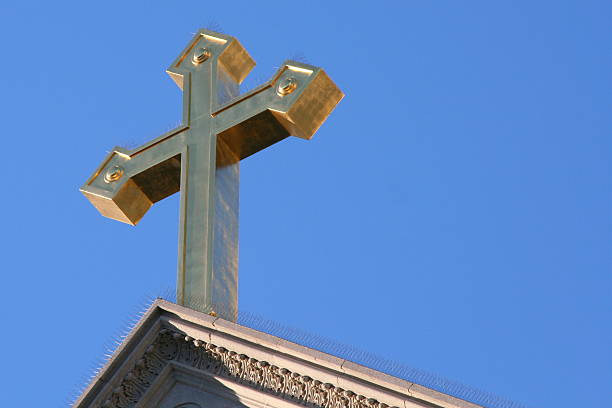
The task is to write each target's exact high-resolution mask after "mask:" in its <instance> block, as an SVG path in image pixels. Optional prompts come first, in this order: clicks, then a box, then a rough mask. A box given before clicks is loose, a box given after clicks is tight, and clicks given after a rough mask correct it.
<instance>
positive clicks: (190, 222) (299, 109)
mask: <svg viewBox="0 0 612 408" xmlns="http://www.w3.org/2000/svg"><path fill="white" fill-rule="evenodd" d="M254 65H255V63H254V61H253V60H252V59H251V57H250V56H249V54H248V53H247V52H246V50H245V49H244V48H243V47H242V45H241V44H240V43H239V42H238V41H237V40H236V39H235V38H233V37H230V36H226V35H223V34H219V33H214V32H212V31H208V30H200V31H199V32H198V33H197V34H196V36H195V37H194V39H193V40H192V41H191V42H190V43H189V45H188V46H187V47H186V49H185V50H184V51H183V52H182V53H181V54H180V55H179V57H178V58H177V59H176V60H175V61H174V62H173V64H172V65H171V66H170V68H169V69H168V73H169V74H170V76H171V77H172V79H174V81H175V82H176V83H177V85H178V86H179V87H180V88H181V89H182V90H183V124H182V125H181V126H179V127H178V128H176V129H174V130H172V131H170V132H168V133H166V134H164V135H162V136H160V137H158V138H156V139H154V140H152V141H151V142H148V143H146V144H144V145H143V146H140V147H139V148H137V149H134V150H125V149H122V148H119V147H117V148H115V149H114V150H113V151H112V152H111V153H110V154H109V155H108V157H107V158H106V159H105V160H104V161H103V162H102V164H101V166H100V167H99V168H98V169H97V170H96V172H94V174H93V175H92V176H91V177H90V178H89V180H87V182H86V183H85V185H84V186H83V187H82V188H81V191H82V192H83V194H84V195H85V196H86V197H87V198H88V199H89V200H90V201H91V203H92V204H93V205H94V206H95V207H96V208H97V209H98V210H99V211H100V213H102V215H105V216H107V217H109V218H113V219H116V220H119V221H122V222H126V223H129V224H132V225H135V224H136V223H137V222H138V221H139V220H140V219H141V218H142V217H143V216H144V214H145V213H146V211H147V210H148V209H149V208H150V207H151V206H152V205H153V203H155V202H157V201H159V200H162V199H163V198H165V197H168V196H169V195H171V194H174V193H176V192H178V191H181V200H180V217H179V222H180V226H179V256H178V272H177V302H178V303H179V304H181V305H184V306H187V307H190V308H193V309H196V310H199V311H203V312H206V313H211V314H215V315H219V316H221V317H223V318H225V319H227V320H232V321H235V320H236V317H237V311H238V309H237V308H238V297H237V290H238V203H239V198H238V197H239V177H240V169H239V166H240V160H242V159H244V158H246V157H248V156H250V155H252V154H254V153H256V152H258V151H259V150H262V149H264V148H266V147H268V146H270V145H271V144H273V143H276V142H278V141H280V140H282V139H284V138H286V137H287V136H289V135H295V136H298V137H301V138H304V139H310V138H311V137H312V136H313V134H314V133H315V132H316V130H317V129H318V128H319V126H320V125H321V124H322V123H323V122H324V121H325V119H326V118H327V116H328V115H329V114H330V113H331V111H332V110H333V109H334V107H335V106H336V104H337V103H338V102H339V101H340V100H341V99H342V97H343V94H342V92H341V91H340V90H339V89H338V88H337V87H336V85H335V84H334V83H333V82H332V81H331V80H330V79H329V77H328V76H327V75H326V74H325V72H324V71H323V70H322V69H320V68H317V67H313V66H310V65H307V64H301V63H297V62H294V61H286V62H285V63H284V64H283V66H282V67H281V68H280V69H279V71H278V72H277V73H276V74H275V75H274V76H273V78H272V79H271V80H270V81H268V82H266V83H265V84H263V85H261V86H259V87H258V88H255V89H254V90H252V91H250V92H249V93H247V94H244V95H238V88H239V84H240V83H241V82H242V80H243V79H244V78H245V77H246V76H247V75H248V73H249V72H250V70H251V69H252V68H253V66H254Z"/></svg>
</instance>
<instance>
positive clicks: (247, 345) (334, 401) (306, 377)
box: [74, 300, 478, 408]
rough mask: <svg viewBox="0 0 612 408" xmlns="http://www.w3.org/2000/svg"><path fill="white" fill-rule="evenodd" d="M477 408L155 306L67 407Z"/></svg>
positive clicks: (336, 360) (235, 328)
mask: <svg viewBox="0 0 612 408" xmlns="http://www.w3.org/2000/svg"><path fill="white" fill-rule="evenodd" d="M297 406H301V407H304V406H307V407H311V408H411V407H447V408H477V407H478V406H477V405H474V404H471V403H469V402H466V401H463V400H460V399H457V398H454V397H451V396H448V395H445V394H442V393H439V392H436V391H433V390H430V389H427V388H425V387H422V386H419V385H417V384H412V383H410V382H407V381H404V380H401V379H398V378H395V377H392V376H389V375H386V374H383V373H380V372H377V371H374V370H370V369H368V368H365V367H362V366H359V365H357V364H354V363H352V362H349V361H346V360H342V359H339V358H336V357H333V356H331V355H328V354H325V353H321V352H318V351H315V350H312V349H309V348H306V347H303V346H300V345H297V344H294V343H290V342H288V341H285V340H282V339H280V338H277V337H274V336H270V335H267V334H265V333H261V332H258V331H255V330H252V329H248V328H245V327H242V326H240V325H237V324H234V323H231V322H228V321H225V320H222V319H220V318H215V317H211V316H208V315H206V314H202V313H199V312H196V311H193V310H190V309H186V308H184V307H181V306H178V305H175V304H173V303H169V302H166V301H163V300H158V301H157V302H156V303H155V304H154V305H153V306H152V307H151V309H150V310H149V312H148V313H147V314H146V315H145V316H144V317H143V319H142V320H141V322H140V323H139V324H138V326H137V327H136V328H135V329H134V330H133V331H132V333H131V334H130V336H128V338H127V339H126V340H125V342H124V343H123V344H122V346H121V347H120V348H119V349H118V350H117V351H116V352H115V354H114V356H113V357H112V358H111V360H110V361H109V362H108V363H107V365H106V366H105V368H104V369H103V370H102V371H101V372H100V374H99V375H98V376H97V377H96V378H95V379H94V380H93V381H92V383H91V384H90V386H89V387H88V388H87V390H86V391H85V392H84V393H83V395H82V396H81V397H80V398H79V400H78V401H77V402H76V403H75V405H74V407H75V408H85V407H88V408H102V407H104V408H132V407H155V408H158V407H159V408H245V407H248V408H264V407H274V408H284V407H287V408H288V407H297Z"/></svg>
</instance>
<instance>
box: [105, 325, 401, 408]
mask: <svg viewBox="0 0 612 408" xmlns="http://www.w3.org/2000/svg"><path fill="white" fill-rule="evenodd" d="M170 362H178V363H181V364H185V365H188V366H190V367H193V368H196V369H199V370H204V371H206V372H208V373H210V374H213V375H215V376H219V377H223V378H227V379H230V380H232V381H235V382H237V383H240V384H244V385H248V386H250V387H253V388H256V389H260V390H262V391H264V392H269V393H271V394H274V395H276V396H279V397H281V398H285V399H288V400H291V401H294V402H298V403H301V404H303V405H306V406H310V407H313V408H315V407H316V408H389V407H388V405H387V404H384V403H381V402H378V401H377V400H376V399H374V398H367V397H365V396H363V395H358V394H356V393H354V392H352V391H350V390H344V389H342V388H340V387H336V386H334V385H333V384H330V383H323V382H321V381H318V380H316V379H313V378H311V377H309V376H306V375H301V374H299V373H296V372H291V371H290V370H287V369H286V368H281V367H277V366H275V365H271V364H269V363H267V362H266V361H260V360H257V359H255V358H251V357H249V356H247V355H245V354H239V353H236V352H235V351H231V350H227V349H226V348H224V347H219V346H216V345H214V344H211V343H206V342H204V341H202V340H198V339H194V338H192V337H189V336H186V335H185V334H183V333H180V332H178V331H174V330H170V329H162V330H161V331H160V333H159V335H158V336H157V338H156V339H155V341H154V342H153V344H152V345H150V346H149V347H148V348H147V350H146V351H145V353H144V355H143V356H142V358H140V359H139V360H138V361H137V362H136V364H135V366H134V368H133V369H132V370H131V371H130V372H129V373H128V375H127V376H126V377H125V378H124V379H123V380H122V381H121V382H120V384H119V385H118V386H117V387H116V388H115V389H114V390H113V391H112V394H111V395H110V396H109V398H108V399H107V400H106V401H105V402H104V403H103V404H102V407H104V408H131V407H134V405H136V403H137V402H138V401H139V400H140V398H141V397H142V396H143V395H144V393H145V392H146V390H147V389H148V388H149V387H150V386H151V384H152V383H153V381H154V380H155V378H156V377H157V376H158V375H159V374H160V373H161V371H162V370H163V369H164V367H165V366H166V365H168V364H169V363H170ZM391 408H396V407H391Z"/></svg>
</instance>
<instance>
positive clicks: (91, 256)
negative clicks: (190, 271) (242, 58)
mask: <svg viewBox="0 0 612 408" xmlns="http://www.w3.org/2000/svg"><path fill="white" fill-rule="evenodd" d="M611 21H612V3H610V2H609V1H603V0H602V1H591V0H581V1H559V0H557V1H533V0H532V1H490V0H489V1H484V0H483V1H442V0H441V1H425V0H421V1H401V2H395V3H394V2H385V1H378V2H371V3H359V2H325V1H310V2H291V1H283V2H280V1H279V2H265V1H263V2H262V1H248V2H246V1H245V2H239V1H232V2H221V1H208V2H204V1H200V2H189V1H182V2H170V1H165V2H144V1H142V2H138V1H134V2H132V1H121V2H115V1H98V2H89V1H80V2H72V3H67V2H31V1H22V2H3V4H2V5H1V6H0V34H1V35H0V38H1V40H0V41H1V44H2V46H1V50H2V54H1V57H0V58H1V59H2V64H1V68H0V90H1V96H0V112H2V118H3V128H4V130H3V134H4V137H3V146H4V147H3V149H2V150H3V152H4V154H3V159H2V160H1V161H0V171H1V174H3V180H4V181H3V186H4V187H3V191H4V193H3V199H2V200H1V201H0V210H1V211H2V213H3V214H4V222H3V230H4V233H3V234H2V238H0V239H1V244H2V257H1V258H0V268H1V270H2V271H3V278H2V282H3V283H2V288H3V290H2V296H1V300H0V305H1V306H2V308H3V311H4V313H3V314H4V318H3V325H4V335H3V336H2V340H0V342H1V345H2V350H3V351H4V358H3V365H4V367H5V369H4V370H3V374H2V375H1V376H2V377H4V376H6V378H2V384H3V387H2V388H3V391H1V392H0V405H1V406H16V405H19V406H23V407H36V406H38V407H43V406H45V407H48V406H49V407H51V406H53V407H55V406H61V405H62V404H63V403H64V402H65V401H66V400H67V399H68V398H69V397H70V396H71V394H72V392H73V391H74V389H75V387H77V386H79V385H81V384H80V383H79V382H80V381H82V376H83V375H85V374H87V373H88V372H89V370H90V368H91V364H92V363H94V362H95V361H96V360H97V359H98V358H99V357H100V356H101V353H102V352H103V349H104V345H105V344H106V342H107V340H108V339H110V338H112V336H113V335H114V334H116V331H117V330H118V329H119V328H121V327H122V325H123V323H124V322H125V320H126V319H129V318H130V317H133V316H131V315H130V313H133V310H134V307H135V306H136V305H137V304H138V303H139V302H140V301H141V300H142V299H143V298H144V297H146V296H152V295H156V294H158V293H161V292H163V291H166V290H167V289H168V288H170V289H171V290H172V288H173V287H174V284H175V271H176V246H177V222H178V196H174V197H172V198H171V199H168V200H166V201H164V202H161V203H158V204H157V205H156V206H155V207H154V208H153V210H152V211H150V212H149V213H148V214H147V216H146V217H145V219H144V220H143V221H142V222H141V224H140V225H138V227H130V226H128V225H124V224H121V223H118V222H115V221H111V220H108V219H105V218H103V217H101V216H100V215H98V213H97V212H96V210H95V209H94V208H93V207H92V206H91V205H90V204H89V203H88V202H87V200H86V199H85V198H83V197H82V196H81V195H80V193H79V192H78V188H79V187H80V185H81V184H82V183H83V182H84V181H85V180H86V178H87V177H88V176H89V175H90V174H91V172H92V171H93V170H94V169H95V168H96V167H97V166H98V164H99V163H100V161H101V159H102V158H103V157H104V156H105V155H106V152H107V151H108V150H109V149H111V148H112V147H113V146H115V145H128V146H135V145H138V144H139V143H142V142H144V141H147V140H149V139H151V138H153V137H155V136H157V135H159V134H161V133H162V132H164V131H166V130H168V129H170V128H172V127H174V126H175V125H176V124H177V123H178V122H179V119H180V113H181V97H180V91H179V89H178V88H177V87H176V86H175V85H174V83H173V82H172V81H171V79H170V78H169V77H168V76H167V75H166V74H165V72H164V71H165V69H166V67H167V66H168V65H169V64H170V62H171V61H172V60H173V59H174V58H175V57H176V56H177V54H178V53H179V52H180V50H182V48H183V47H184V46H185V44H186V43H187V41H189V39H190V38H191V36H192V33H194V32H195V31H196V30H197V29H198V28H199V27H206V26H208V27H211V28H214V29H221V30H222V31H223V32H225V33H227V34H230V35H234V36H236V37H238V38H239V39H240V41H241V42H242V44H243V45H244V46H245V47H246V48H247V49H248V50H249V52H250V53H251V55H252V56H253V58H254V59H255V60H256V61H257V63H258V65H257V67H256V68H255V70H254V72H253V73H252V74H251V77H250V78H249V79H247V81H246V84H247V86H252V85H254V84H256V83H257V82H258V81H263V80H265V79H267V78H268V77H269V75H270V74H271V73H272V72H274V70H275V69H276V68H275V67H277V66H278V65H279V64H280V63H281V62H282V61H283V60H285V59H287V58H299V59H302V60H305V61H306V62H309V63H311V64H315V65H320V66H322V67H324V68H325V70H326V71H327V72H328V73H329V75H330V76H331V77H332V78H333V79H334V81H336V83H337V84H338V85H339V86H340V87H341V88H342V90H343V91H344V92H345V93H346V97H345V99H344V100H343V101H342V102H341V104H340V105H339V106H338V108H337V109H336V111H335V112H334V113H333V114H332V115H331V117H330V118H329V120H328V121H327V122H326V123H325V124H324V126H323V127H322V128H321V129H320V131H319V132H318V133H317V135H316V136H315V138H314V139H313V140H312V141H310V142H306V141H303V140H299V139H289V140H285V141H283V142H282V143H279V144H277V145H275V146H273V147H272V148H270V149H267V150H266V151H264V152H261V153H259V154H258V155H256V156H254V157H252V158H249V159H247V160H246V161H244V162H243V166H242V179H241V203H240V205H241V226H240V227H241V232H240V240H241V246H240V307H241V309H243V310H247V311H250V312H253V313H256V314H259V315H262V316H265V317H267V318H270V319H272V320H275V321H278V322H280V323H281V324H285V325H289V326H294V327H298V328H301V329H303V330H306V331H309V332H312V333H316V334H321V335H324V336H327V337H330V338H333V339H337V340H339V341H341V342H343V343H347V344H349V345H353V346H356V347H359V348H361V349H364V350H367V351H372V352H375V353H377V354H380V355H381V356H383V357H387V358H391V359H393V360H395V361H398V362H401V363H403V364H406V365H408V366H410V367H415V368H418V369H422V370H425V371H428V372H432V373H435V374H437V375H440V376H442V377H445V378H450V379H452V380H456V381H459V382H462V383H464V384H467V385H469V386H472V387H476V388H479V389H482V390H485V391H487V392H490V393H493V394H496V395H500V396H502V397H507V398H509V399H511V400H514V401H517V402H519V403H522V404H524V405H525V406H528V407H534V408H535V407H542V408H562V407H568V408H569V407H578V406H580V407H609V406H612V391H611V390H610V384H612V300H611V299H612V297H611V296H610V293H611V289H612V253H611V249H612V210H611V208H612V207H611V202H612V182H611V174H612V161H611V158H612V139H611V137H612V119H611V115H610V113H611V107H612V104H611V102H612V101H611V99H612V98H611V94H612V86H611V85H612V84H611V82H612V81H611V73H612V53H611V52H610V36H611V30H610V28H611ZM7 381H8V383H7ZM33 387H34V388H35V389H37V391H32V389H33Z"/></svg>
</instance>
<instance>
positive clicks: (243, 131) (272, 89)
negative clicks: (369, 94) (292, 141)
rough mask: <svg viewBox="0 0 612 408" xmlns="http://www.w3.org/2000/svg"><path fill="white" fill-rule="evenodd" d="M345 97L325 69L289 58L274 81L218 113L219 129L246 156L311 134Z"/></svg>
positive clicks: (233, 102)
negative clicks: (287, 140) (290, 138)
mask: <svg viewBox="0 0 612 408" xmlns="http://www.w3.org/2000/svg"><path fill="white" fill-rule="evenodd" d="M343 96H344V94H343V93H342V92H341V91H340V90H339V89H338V87H337V86H336V85H335V84H334V83H333V82H332V81H331V79H330V78H329V77H328V76H327V74H326V73H325V72H324V71H323V70H322V69H321V68H318V67H314V66H312V65H308V64H303V63H299V62H295V61H287V62H285V63H284V64H283V66H282V67H281V68H280V69H279V71H278V72H277V73H276V74H275V75H274V76H273V77H272V79H271V80H270V81H268V82H266V83H265V84H263V85H261V86H259V87H258V88H256V89H254V90H252V91H251V92H249V93H246V94H244V95H241V96H239V97H238V98H236V99H234V100H232V101H230V102H228V103H227V104H225V105H223V106H221V107H220V108H219V109H217V110H216V111H215V112H213V113H212V116H213V118H214V120H215V122H214V130H215V133H216V134H217V135H218V136H219V137H220V138H221V139H223V141H224V142H225V143H226V144H227V145H228V146H229V147H230V148H231V149H232V150H233V151H234V153H235V154H236V155H237V156H238V157H239V158H240V159H244V158H245V157H248V156H250V155H252V154H254V153H256V152H258V151H260V150H262V149H265V148H266V147H268V146H270V145H272V144H274V143H276V142H278V141H280V140H282V139H284V138H286V137H287V136H297V137H300V138H303V139H310V138H312V136H313V135H314V133H315V132H316V131H317V129H318V128H319V127H320V126H321V124H322V123H323V122H324V121H325V119H326V118H327V116H329V114H330V113H331V111H332V110H333V109H334V107H335V106H336V105H337V104H338V102H340V100H341V99H342V97H343Z"/></svg>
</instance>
